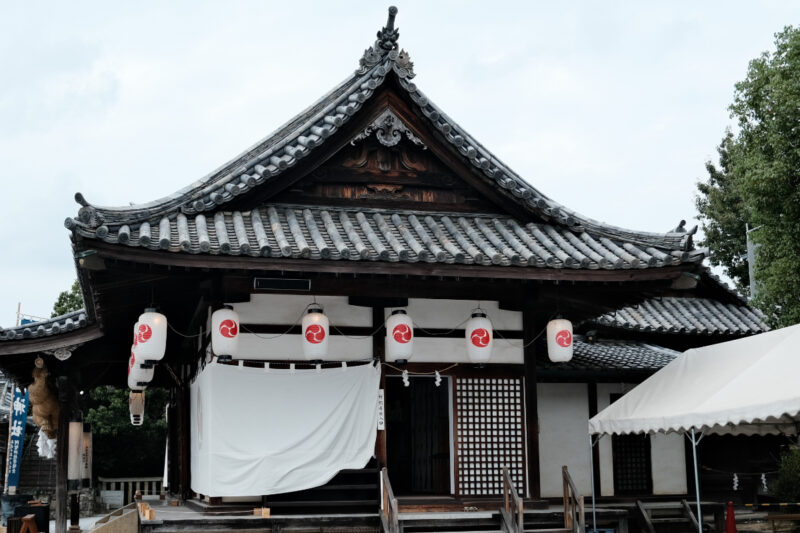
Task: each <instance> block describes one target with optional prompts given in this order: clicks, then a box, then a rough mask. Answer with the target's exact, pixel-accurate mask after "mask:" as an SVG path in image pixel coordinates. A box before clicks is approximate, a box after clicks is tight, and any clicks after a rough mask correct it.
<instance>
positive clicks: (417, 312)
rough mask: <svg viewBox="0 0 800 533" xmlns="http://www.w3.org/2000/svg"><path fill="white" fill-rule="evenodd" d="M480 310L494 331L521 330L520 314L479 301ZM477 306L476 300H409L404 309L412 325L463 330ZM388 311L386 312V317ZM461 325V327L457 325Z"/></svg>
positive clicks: (491, 303)
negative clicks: (489, 320)
mask: <svg viewBox="0 0 800 533" xmlns="http://www.w3.org/2000/svg"><path fill="white" fill-rule="evenodd" d="M480 305H481V308H482V309H483V310H484V311H486V315H487V316H488V317H489V318H490V319H491V320H492V325H493V326H494V327H495V329H511V330H522V313H520V312H519V311H504V310H501V309H500V308H499V307H498V303H497V302H488V301H483V300H482V301H481V302H480ZM477 306H478V301H477V300H428V299H422V298H409V300H408V307H407V308H406V309H407V311H408V314H409V316H411V319H412V320H413V321H414V325H416V326H422V327H423V328H447V329H452V328H455V327H456V326H458V328H459V329H463V328H464V324H462V322H466V320H467V319H469V317H470V313H471V311H472V310H473V309H474V308H476V307H477ZM388 312H389V310H387V316H388ZM459 324H461V325H459Z"/></svg>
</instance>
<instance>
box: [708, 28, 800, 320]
mask: <svg viewBox="0 0 800 533" xmlns="http://www.w3.org/2000/svg"><path fill="white" fill-rule="evenodd" d="M730 111H731V117H732V118H734V119H736V121H737V125H738V132H737V133H736V135H731V136H730V137H729V136H726V138H725V139H724V140H723V142H722V145H721V146H720V168H719V169H717V168H716V167H714V165H713V164H710V165H709V181H708V182H706V183H701V184H699V186H698V188H699V191H700V194H699V196H698V200H697V203H698V208H699V209H700V213H701V219H702V220H703V226H704V230H705V231H706V233H707V237H706V240H705V244H706V245H707V246H709V248H710V249H711V251H712V257H714V256H716V257H715V259H714V261H718V262H719V263H721V264H723V265H724V266H725V267H726V269H727V270H728V272H729V273H731V274H732V276H733V277H734V279H736V281H737V284H739V285H740V287H742V286H743V285H745V284H746V281H747V277H746V274H743V273H742V257H743V255H744V253H745V250H744V246H743V242H744V232H743V226H744V223H745V222H747V223H749V224H750V226H751V227H758V226H760V227H761V229H759V230H758V231H755V232H752V233H751V238H752V239H753V240H754V241H755V242H757V243H758V244H760V245H761V246H760V248H759V250H758V255H757V260H756V264H755V271H754V275H755V277H756V279H757V281H758V294H757V295H756V298H755V299H754V303H755V305H756V306H758V307H759V308H760V309H761V310H762V311H764V312H765V313H766V314H767V316H768V318H769V319H770V321H771V322H772V323H773V325H775V326H784V325H789V324H795V323H797V322H800V267H798V265H800V29H796V28H793V27H791V26H787V27H786V28H784V30H783V31H781V32H779V33H777V34H775V50H774V51H773V52H764V53H763V54H762V55H761V56H759V57H758V58H756V59H754V60H753V61H751V62H750V65H749V67H748V70H747V77H746V78H745V79H744V80H743V81H741V82H739V83H737V84H736V87H735V92H734V100H733V104H731V106H730ZM712 171H713V172H712Z"/></svg>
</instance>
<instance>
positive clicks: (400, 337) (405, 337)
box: [392, 324, 413, 344]
mask: <svg viewBox="0 0 800 533" xmlns="http://www.w3.org/2000/svg"><path fill="white" fill-rule="evenodd" d="M412 335H413V333H412V331H411V328H410V327H408V325H407V324H397V325H396V326H395V327H394V329H393V330H392V337H394V340H395V341H397V342H399V343H400V344H405V343H407V342H409V341H410V340H411V336H412Z"/></svg>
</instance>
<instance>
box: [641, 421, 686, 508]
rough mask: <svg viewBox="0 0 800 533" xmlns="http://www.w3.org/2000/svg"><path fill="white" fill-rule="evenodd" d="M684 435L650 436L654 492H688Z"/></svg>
mask: <svg viewBox="0 0 800 533" xmlns="http://www.w3.org/2000/svg"><path fill="white" fill-rule="evenodd" d="M685 438H686V437H684V436H683V435H677V434H675V433H670V434H669V435H667V434H664V433H656V434H655V435H651V436H650V461H651V465H652V468H653V494H686V492H687V490H686V455H685V448H684V443H683V441H684V439H685Z"/></svg>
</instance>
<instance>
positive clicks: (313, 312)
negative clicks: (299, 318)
mask: <svg viewBox="0 0 800 533" xmlns="http://www.w3.org/2000/svg"><path fill="white" fill-rule="evenodd" d="M328 325H329V323H328V317H327V316H325V314H324V313H323V312H322V308H321V307H319V306H318V305H312V306H311V307H309V308H308V312H307V313H306V314H305V315H304V316H303V355H305V357H306V359H308V360H309V361H316V360H319V359H324V358H325V357H326V356H327V355H328Z"/></svg>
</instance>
